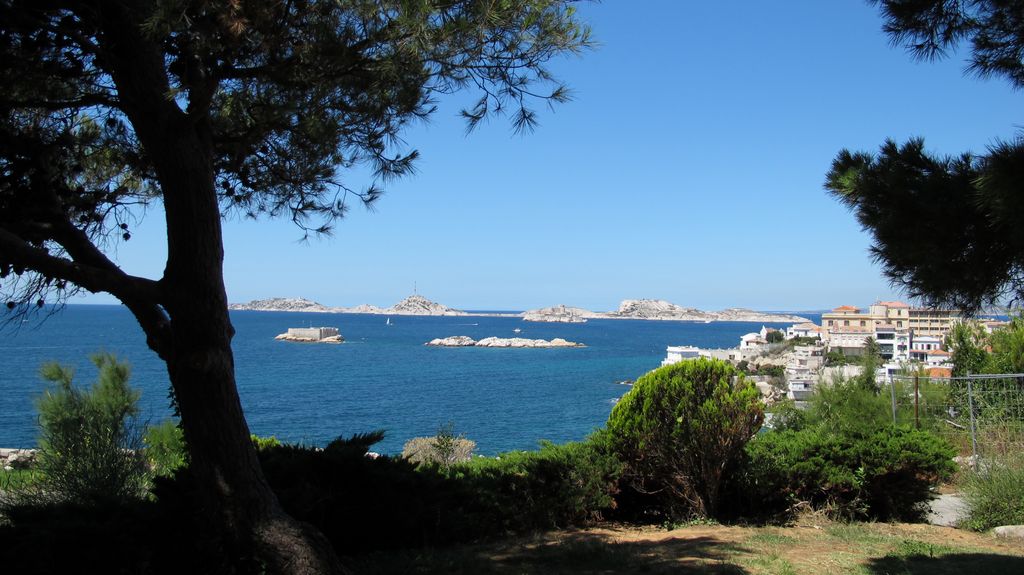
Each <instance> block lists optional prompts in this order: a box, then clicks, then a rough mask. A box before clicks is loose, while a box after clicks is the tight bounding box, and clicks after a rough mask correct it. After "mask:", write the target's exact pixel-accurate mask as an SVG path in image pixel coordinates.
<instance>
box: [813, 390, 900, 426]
mask: <svg viewBox="0 0 1024 575" xmlns="http://www.w3.org/2000/svg"><path fill="white" fill-rule="evenodd" d="M892 424H893V421H892V402H891V399H890V398H889V396H887V395H881V394H879V393H877V391H876V390H874V389H871V388H870V387H868V386H865V385H864V381H863V380H862V379H860V378H857V379H852V380H849V381H843V380H837V381H833V382H832V383H822V384H819V385H817V386H816V387H815V390H814V395H812V396H811V398H810V400H809V401H808V409H807V412H806V416H805V418H804V425H805V426H807V427H819V428H820V429H821V431H822V432H823V433H826V432H831V433H838V434H845V435H866V434H872V433H874V432H875V431H877V430H879V429H882V428H884V427H887V426H891V425H892Z"/></svg>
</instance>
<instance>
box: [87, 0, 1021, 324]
mask: <svg viewBox="0 0 1024 575" xmlns="http://www.w3.org/2000/svg"><path fill="white" fill-rule="evenodd" d="M579 10H580V12H581V13H582V15H583V18H584V19H585V20H586V21H587V22H589V23H590V25H591V27H592V29H593V33H594V37H595V39H596V40H597V41H598V42H599V46H598V47H597V48H596V49H595V50H593V51H590V52H586V53H584V54H583V55H582V56H581V57H580V58H567V59H564V60H560V61H558V62H556V63H554V65H553V66H552V68H553V69H554V70H555V71H556V74H557V75H558V76H559V77H560V78H561V79H562V80H564V81H565V82H567V83H568V84H569V85H570V87H571V88H572V89H573V91H574V96H575V99H574V101H573V102H571V103H569V104H566V105H561V106H558V107H556V108H555V109H554V110H553V111H551V110H548V109H547V108H546V107H544V106H543V105H542V106H541V109H540V112H541V113H540V122H541V125H540V127H539V128H538V130H537V131H536V132H534V133H532V134H528V135H515V134H513V133H512V131H511V129H510V125H509V123H508V121H507V120H506V119H502V118H495V119H491V120H490V121H489V122H488V123H487V124H486V125H482V126H481V127H480V128H479V129H478V130H477V131H476V132H474V133H473V134H470V135H468V136H467V135H466V134H465V125H464V123H463V122H462V120H460V119H459V118H458V117H457V112H458V108H459V105H460V104H461V103H464V102H465V100H462V101H458V100H446V101H442V102H441V104H442V105H441V107H440V109H439V110H438V112H437V113H436V114H435V115H434V116H433V118H432V120H431V121H430V122H429V124H426V125H423V126H416V127H415V128H413V129H411V130H410V131H408V132H407V133H406V134H405V140H406V141H407V143H408V144H409V146H410V147H412V148H416V149H418V150H419V151H420V152H421V154H422V160H421V161H420V162H419V164H418V173H417V174H416V175H415V176H412V177H408V178H406V179H403V180H400V181H398V182H392V183H390V184H388V185H387V186H386V189H387V194H386V195H385V196H384V197H383V198H382V199H381V201H380V202H379V203H378V205H377V209H376V211H375V212H367V211H366V210H363V209H361V208H359V207H357V208H355V209H353V210H352V211H351V213H350V215H349V216H348V217H347V218H346V219H345V220H343V221H342V222H340V223H339V225H338V226H337V229H336V232H335V234H334V236H333V237H331V238H327V239H322V240H315V239H314V240H312V241H311V242H310V243H309V244H299V243H297V240H298V239H299V238H300V237H301V233H300V231H299V230H298V229H296V228H295V227H294V226H293V225H291V224H290V223H289V222H287V221H267V220H263V221H259V222H252V221H241V220H231V221H228V222H226V224H225V243H226V253H227V255H226V262H225V276H226V282H227V287H228V294H229V299H230V300H231V301H232V302H244V301H248V300H251V299H256V298H266V297H274V296H292V297H306V298H309V299H313V300H316V301H319V302H321V303H323V304H327V305H341V306H351V305H357V304H360V303H370V304H374V305H380V306H389V305H391V304H393V303H395V302H397V301H398V300H400V299H401V298H403V297H405V296H406V295H409V294H410V293H412V291H413V286H414V285H416V286H417V288H418V291H419V293H420V294H422V295H424V296H426V297H428V298H430V299H432V300H435V301H438V302H441V303H444V304H447V305H450V306H453V307H457V308H462V309H529V308H534V307H542V306H549V305H556V304H560V303H565V304H568V305H575V306H581V307H585V308H589V309H595V310H607V309H614V308H616V307H617V306H618V303H619V301H620V300H622V299H637V298H656V299H666V300H669V301H672V302H674V303H678V304H680V305H684V306H693V307H698V308H702V309H722V308H725V307H733V306H741V307H750V308H755V309H767V310H782V309H789V310H796V309H799V310H808V309H822V308H832V307H835V306H838V305H842V304H853V305H867V304H869V303H871V302H873V301H875V300H878V299H890V298H896V297H900V294H899V293H898V292H894V291H893V290H892V288H890V286H889V285H888V283H887V281H886V280H885V279H884V278H883V277H882V275H881V272H880V267H879V266H878V265H877V264H874V263H872V262H871V261H870V258H869V256H868V252H867V249H868V246H869V244H870V238H869V236H868V235H867V234H866V233H865V232H863V231H861V230H860V228H859V226H858V224H857V222H856V221H855V219H854V217H853V215H852V214H851V213H849V212H848V211H847V210H846V209H845V208H844V207H843V206H841V205H840V204H839V203H838V202H837V201H835V200H834V199H832V198H831V197H829V196H828V195H827V194H826V193H825V191H824V190H823V188H822V183H823V181H824V176H825V173H826V172H827V171H828V169H829V166H830V163H831V161H832V159H833V158H834V157H835V155H836V153H837V152H838V151H839V150H840V149H842V148H844V147H845V148H851V149H856V150H869V151H875V150H877V149H878V146H879V145H880V144H882V142H883V141H884V140H885V139H886V138H894V139H896V140H898V141H903V140H906V139H907V138H910V137H914V136H924V137H925V139H926V143H927V146H928V148H929V149H931V150H932V151H934V152H937V153H941V154H959V153H961V152H963V151H973V152H983V151H984V150H985V148H986V146H988V145H990V144H992V143H993V142H994V141H996V140H998V139H1010V138H1013V137H1014V136H1015V135H1016V134H1017V133H1018V126H1017V125H1016V124H1015V122H1016V121H1017V120H1018V118H1017V116H1016V115H1015V114H1014V113H1012V111H1013V110H1016V109H1017V108H1018V107H1019V105H1020V97H1021V95H1020V94H1017V93H1014V92H1013V90H1012V89H1011V88H1010V87H1009V85H1008V83H1007V82H1005V81H1003V80H999V79H996V80H985V81H982V80H978V79H976V78H972V77H965V76H964V75H963V73H962V72H963V68H964V65H965V64H964V61H963V58H962V57H953V58H950V59H949V60H945V61H941V62H916V61H914V60H912V59H911V58H910V57H909V56H908V55H907V54H906V52H905V51H904V50H903V49H902V48H901V47H893V46H892V45H891V44H890V42H889V39H888V37H886V36H885V35H884V34H883V33H882V32H881V19H880V17H879V15H878V13H877V9H876V8H873V7H871V6H869V5H868V4H867V3H866V2H862V1H860V0H836V1H828V2H822V1H820V0H806V1H788V2H761V1H755V0H746V1H739V2H728V3H724V2H684V1H674V0H665V1H634V2H627V1H621V0H606V1H605V2H603V3H600V4H583V5H581V6H580V8H579ZM349 183H350V184H352V185H353V186H356V187H361V186H362V185H363V184H365V183H368V181H366V180H365V179H364V178H363V177H362V176H353V177H352V178H350V179H349ZM161 218H162V213H160V211H159V209H158V208H157V209H154V210H151V211H150V212H149V213H148V214H147V216H146V218H145V220H144V222H143V225H142V226H141V227H140V228H138V229H136V230H133V238H132V240H131V241H130V242H128V243H127V244H124V245H121V246H119V247H118V248H117V252H116V254H115V255H116V257H117V260H118V262H119V263H120V264H122V265H123V267H124V268H125V270H126V271H128V272H129V273H133V274H136V275H145V276H149V277H159V275H160V273H161V272H162V268H163V262H164V254H165V248H164V247H163V242H164V235H163V234H164V229H163V226H162V222H161ZM950 225H956V223H955V222H950ZM936 233H941V230H936ZM936 257H942V254H936ZM79 301H82V302H87V303H110V302H112V301H113V300H112V299H110V298H109V297H108V296H103V295H94V296H89V297H87V298H86V299H84V300H79Z"/></svg>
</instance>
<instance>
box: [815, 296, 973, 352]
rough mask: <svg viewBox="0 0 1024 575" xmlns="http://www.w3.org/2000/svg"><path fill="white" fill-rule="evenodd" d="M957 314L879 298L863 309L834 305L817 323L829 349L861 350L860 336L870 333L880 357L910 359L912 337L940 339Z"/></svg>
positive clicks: (863, 336)
mask: <svg viewBox="0 0 1024 575" xmlns="http://www.w3.org/2000/svg"><path fill="white" fill-rule="evenodd" d="M959 318H960V312H959V311H957V310H940V309H929V308H915V307H911V306H909V305H907V304H905V303H903V302H900V301H880V302H876V303H875V304H874V305H871V306H870V307H868V309H867V310H866V311H862V310H861V309H860V308H857V307H854V306H848V305H844V306H840V307H837V308H836V309H834V310H832V311H831V312H830V313H825V314H822V316H821V327H822V329H823V330H824V335H825V337H824V339H825V341H826V342H827V343H828V345H829V347H830V348H832V349H841V350H842V351H843V352H844V353H846V354H848V355H858V354H860V353H863V351H864V340H865V339H867V338H868V337H873V338H875V341H877V342H878V346H879V351H880V353H881V354H882V357H884V358H885V359H886V360H888V361H905V360H907V359H910V356H911V350H912V347H913V346H912V344H913V341H914V340H915V338H919V337H924V338H928V340H929V341H933V340H934V338H938V340H939V341H941V340H942V338H944V337H945V336H946V334H947V333H949V329H950V327H951V326H952V324H953V322H954V321H956V320H958V319H959Z"/></svg>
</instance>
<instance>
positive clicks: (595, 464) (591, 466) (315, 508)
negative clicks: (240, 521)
mask: <svg viewBox="0 0 1024 575" xmlns="http://www.w3.org/2000/svg"><path fill="white" fill-rule="evenodd" d="M381 437H383V435H382V434H380V433H374V434H367V435H362V436H356V437H354V438H351V439H346V440H342V439H339V440H335V441H333V442H331V443H330V444H328V446H327V447H326V448H324V449H323V450H317V449H314V448H310V447H302V446H295V445H281V446H278V447H271V448H268V449H265V450H263V451H261V452H260V459H261V461H262V463H263V468H264V471H265V473H266V475H267V478H268V480H269V482H270V484H271V487H273V489H274V491H275V493H277V496H278V498H279V499H280V501H281V503H282V505H283V506H284V508H285V510H286V511H287V512H288V513H289V514H291V515H292V516H293V517H296V518H297V519H300V520H303V521H308V522H310V523H312V524H313V525H315V526H317V527H318V528H319V529H320V530H321V531H322V532H323V533H324V535H326V536H327V538H328V539H329V540H330V541H331V542H332V544H333V545H334V546H335V548H336V550H337V551H338V552H339V553H341V554H356V553H363V552H367V551H372V550H380V549H388V548H405V547H416V546H423V545H438V544H445V543H453V542H458V541H469V540H474V539H477V538H480V537H485V536H488V535H498V534H503V533H506V532H509V531H522V530H530V529H541V528H550V527H556V526H564V525H570V524H580V523H583V522H585V521H587V520H590V519H593V518H595V517H597V516H599V515H600V512H601V510H602V509H604V508H610V507H611V506H612V505H614V503H613V500H612V495H613V493H614V490H615V486H616V484H617V479H618V471H619V469H620V465H619V464H618V462H617V460H616V459H615V458H614V456H613V455H612V454H611V452H610V450H609V449H607V448H606V447H604V445H603V444H602V442H601V441H600V440H599V439H597V440H593V441H587V442H583V443H570V444H568V445H557V446H556V445H544V446H543V447H542V448H541V450H540V451H536V452H521V453H510V454H503V455H501V456H499V457H496V458H477V459H474V460H473V461H470V462H467V463H463V464H456V465H452V466H451V467H450V468H449V469H447V470H445V469H443V468H441V467H440V466H433V465H428V466H417V465H416V464H414V463H412V462H410V461H408V460H406V459H404V458H398V457H378V458H369V457H366V455H365V454H366V451H367V449H368V448H369V446H370V445H372V444H373V443H375V442H377V441H379V440H380V439H381Z"/></svg>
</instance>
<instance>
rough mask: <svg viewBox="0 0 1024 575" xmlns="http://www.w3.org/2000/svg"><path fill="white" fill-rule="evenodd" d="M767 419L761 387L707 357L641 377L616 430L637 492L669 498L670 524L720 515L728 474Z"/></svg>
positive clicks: (613, 422) (617, 412) (620, 410)
mask: <svg viewBox="0 0 1024 575" xmlns="http://www.w3.org/2000/svg"><path fill="white" fill-rule="evenodd" d="M763 419H764V411H763V405H762V404H761V400H760V394H759V393H758V391H757V388H756V387H755V386H754V385H753V384H751V383H749V382H748V381H746V380H744V379H743V377H742V376H739V375H737V374H736V371H735V370H734V368H733V367H732V366H731V365H729V364H728V363H726V362H723V361H719V360H712V359H703V358H702V359H696V360H688V361H683V362H679V363H676V364H673V365H669V366H665V367H662V368H660V369H657V370H654V371H652V372H651V373H648V374H647V375H644V376H643V377H641V378H640V379H638V380H637V382H636V384H635V385H634V386H633V389H632V390H630V392H629V393H627V394H626V395H625V396H623V397H622V399H621V400H619V402H618V403H617V404H616V405H615V408H614V409H612V413H611V416H610V417H609V418H608V431H609V433H610V434H611V441H612V443H613V445H614V448H615V450H616V452H617V453H618V454H619V457H620V459H622V461H624V462H625V463H626V466H627V470H626V474H627V477H628V480H629V483H630V486H631V487H632V488H633V489H635V490H636V491H638V492H640V493H655V492H657V493H661V494H662V495H663V496H662V497H660V498H659V499H660V501H661V505H662V506H663V511H664V512H665V513H666V514H667V515H668V516H669V517H670V518H681V517H686V516H690V515H699V516H714V515H715V514H716V512H717V508H718V504H719V490H720V486H721V481H722V477H723V475H724V474H725V473H726V470H727V469H728V467H729V465H730V464H731V463H732V462H733V461H735V460H736V458H737V457H738V456H740V455H741V454H742V452H743V446H744V445H745V444H746V443H747V441H749V440H750V438H751V437H752V436H753V435H754V433H756V432H757V430H758V429H759V428H760V427H761V423H762V421H763Z"/></svg>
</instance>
